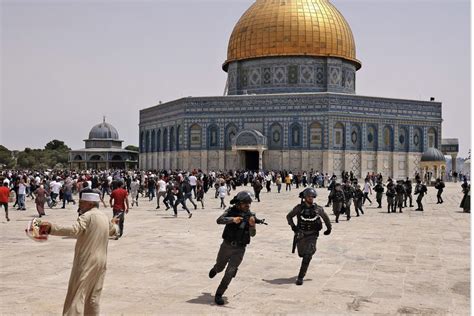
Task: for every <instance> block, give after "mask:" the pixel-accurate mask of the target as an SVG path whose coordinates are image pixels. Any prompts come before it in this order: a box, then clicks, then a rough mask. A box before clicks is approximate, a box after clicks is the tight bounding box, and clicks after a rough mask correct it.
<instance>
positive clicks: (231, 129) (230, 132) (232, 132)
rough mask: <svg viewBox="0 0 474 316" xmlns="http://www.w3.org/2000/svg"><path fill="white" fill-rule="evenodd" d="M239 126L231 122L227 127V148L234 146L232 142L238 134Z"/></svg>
mask: <svg viewBox="0 0 474 316" xmlns="http://www.w3.org/2000/svg"><path fill="white" fill-rule="evenodd" d="M237 131H238V129H237V126H235V124H234V123H230V124H229V125H227V127H226V128H225V144H224V146H225V149H231V148H232V142H233V141H234V139H235V136H237Z"/></svg>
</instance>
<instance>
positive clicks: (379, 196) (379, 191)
mask: <svg viewBox="0 0 474 316" xmlns="http://www.w3.org/2000/svg"><path fill="white" fill-rule="evenodd" d="M374 191H375V192H376V195H375V199H376V200H377V203H378V204H379V205H378V206H377V208H382V198H383V191H385V189H384V188H383V184H382V181H378V182H377V184H376V185H375V187H374Z"/></svg>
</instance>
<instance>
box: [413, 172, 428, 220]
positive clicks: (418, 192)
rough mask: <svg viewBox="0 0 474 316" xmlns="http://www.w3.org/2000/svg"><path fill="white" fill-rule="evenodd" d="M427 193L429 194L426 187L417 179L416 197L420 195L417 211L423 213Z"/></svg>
mask: <svg viewBox="0 0 474 316" xmlns="http://www.w3.org/2000/svg"><path fill="white" fill-rule="evenodd" d="M426 192H428V188H427V187H426V185H424V184H423V183H422V182H421V180H420V179H417V181H416V186H415V195H418V197H417V198H416V204H417V205H418V208H417V209H416V210H415V211H421V212H423V202H422V201H423V197H424V196H425V194H426Z"/></svg>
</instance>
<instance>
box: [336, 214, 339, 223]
mask: <svg viewBox="0 0 474 316" xmlns="http://www.w3.org/2000/svg"><path fill="white" fill-rule="evenodd" d="M336 223H339V215H336Z"/></svg>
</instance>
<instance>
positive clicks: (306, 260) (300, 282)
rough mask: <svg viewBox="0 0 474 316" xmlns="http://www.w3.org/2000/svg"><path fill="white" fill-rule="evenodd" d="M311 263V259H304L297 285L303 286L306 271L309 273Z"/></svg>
mask: <svg viewBox="0 0 474 316" xmlns="http://www.w3.org/2000/svg"><path fill="white" fill-rule="evenodd" d="M310 262H311V257H309V258H307V257H305V258H303V261H302V262H301V268H300V273H298V278H297V279H296V285H303V278H304V276H305V275H306V271H308V267H309V263H310Z"/></svg>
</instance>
